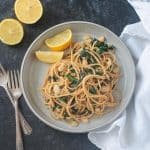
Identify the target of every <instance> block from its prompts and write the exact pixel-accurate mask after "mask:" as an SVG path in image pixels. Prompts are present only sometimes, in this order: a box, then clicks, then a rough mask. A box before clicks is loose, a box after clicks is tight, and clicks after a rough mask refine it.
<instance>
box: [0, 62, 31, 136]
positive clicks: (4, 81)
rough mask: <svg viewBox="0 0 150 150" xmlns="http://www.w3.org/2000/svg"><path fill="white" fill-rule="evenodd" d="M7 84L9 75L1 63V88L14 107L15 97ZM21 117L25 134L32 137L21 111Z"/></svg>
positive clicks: (29, 127)
mask: <svg viewBox="0 0 150 150" xmlns="http://www.w3.org/2000/svg"><path fill="white" fill-rule="evenodd" d="M7 83H8V74H7V73H6V71H5V69H4V68H3V66H2V65H1V63H0V86H1V87H3V88H4V89H5V91H6V93H7V95H8V96H9V99H10V101H11V103H12V104H13V106H14V96H13V95H12V93H11V92H10V90H9V88H8V86H7ZM20 96H21V95H20ZM19 117H20V123H21V126H22V129H23V132H24V134H26V135H30V134H31V133H32V128H31V126H30V125H29V124H28V122H27V121H26V120H25V118H24V116H23V115H22V113H21V112H20V111H19Z"/></svg>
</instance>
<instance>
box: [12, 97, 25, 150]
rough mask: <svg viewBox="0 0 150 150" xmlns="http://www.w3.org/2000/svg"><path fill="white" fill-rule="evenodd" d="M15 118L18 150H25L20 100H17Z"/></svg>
mask: <svg viewBox="0 0 150 150" xmlns="http://www.w3.org/2000/svg"><path fill="white" fill-rule="evenodd" d="M14 105H15V117H16V150H23V141H22V135H21V129H20V123H19V111H18V100H15V102H14Z"/></svg>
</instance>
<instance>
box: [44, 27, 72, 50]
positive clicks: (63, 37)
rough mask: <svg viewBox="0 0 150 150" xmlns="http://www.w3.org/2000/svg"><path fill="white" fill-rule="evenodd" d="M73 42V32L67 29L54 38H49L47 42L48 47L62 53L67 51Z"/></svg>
mask: <svg viewBox="0 0 150 150" xmlns="http://www.w3.org/2000/svg"><path fill="white" fill-rule="evenodd" d="M71 41H72V32H71V30H70V29H67V30H65V31H63V32H61V33H59V34H57V35H55V36H53V37H52V38H49V39H47V40H46V41H45V43H46V45H47V46H48V47H49V48H50V49H51V50H54V51H61V50H64V49H66V48H67V47H68V46H69V45H70V44H71Z"/></svg>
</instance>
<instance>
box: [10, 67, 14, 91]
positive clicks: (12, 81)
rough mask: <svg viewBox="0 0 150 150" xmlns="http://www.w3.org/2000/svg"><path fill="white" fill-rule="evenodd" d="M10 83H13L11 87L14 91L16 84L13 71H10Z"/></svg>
mask: <svg viewBox="0 0 150 150" xmlns="http://www.w3.org/2000/svg"><path fill="white" fill-rule="evenodd" d="M10 82H11V87H12V88H13V89H14V88H15V83H14V78H13V71H12V70H11V71H10Z"/></svg>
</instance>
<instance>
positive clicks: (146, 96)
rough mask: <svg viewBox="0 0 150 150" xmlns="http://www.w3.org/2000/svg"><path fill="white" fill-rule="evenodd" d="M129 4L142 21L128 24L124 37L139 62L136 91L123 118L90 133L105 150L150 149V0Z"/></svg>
mask: <svg viewBox="0 0 150 150" xmlns="http://www.w3.org/2000/svg"><path fill="white" fill-rule="evenodd" d="M129 3H130V4H131V5H132V6H133V8H134V9H135V11H136V12H137V14H138V15H139V17H140V20H141V21H140V22H138V23H135V24H131V25H127V26H126V27H125V28H124V30H123V32H122V34H121V36H120V37H121V39H122V41H123V42H124V43H125V44H126V45H127V47H128V48H129V50H130V52H131V54H132V56H133V59H134V62H135V66H136V85H135V91H134V95H133V97H132V99H131V102H130V103H129V105H128V107H127V109H126V111H125V112H124V113H123V114H122V115H121V116H120V117H118V118H117V119H116V120H115V121H114V122H113V123H112V124H110V125H108V126H106V127H103V128H100V129H98V130H96V131H93V132H90V133H89V134H88V138H89V140H90V141H91V142H92V143H94V144H95V145H96V146H97V147H99V148H101V149H102V150H150V0H147V1H146V0H145V1H144V0H143V1H139V0H132V1H129Z"/></svg>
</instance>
